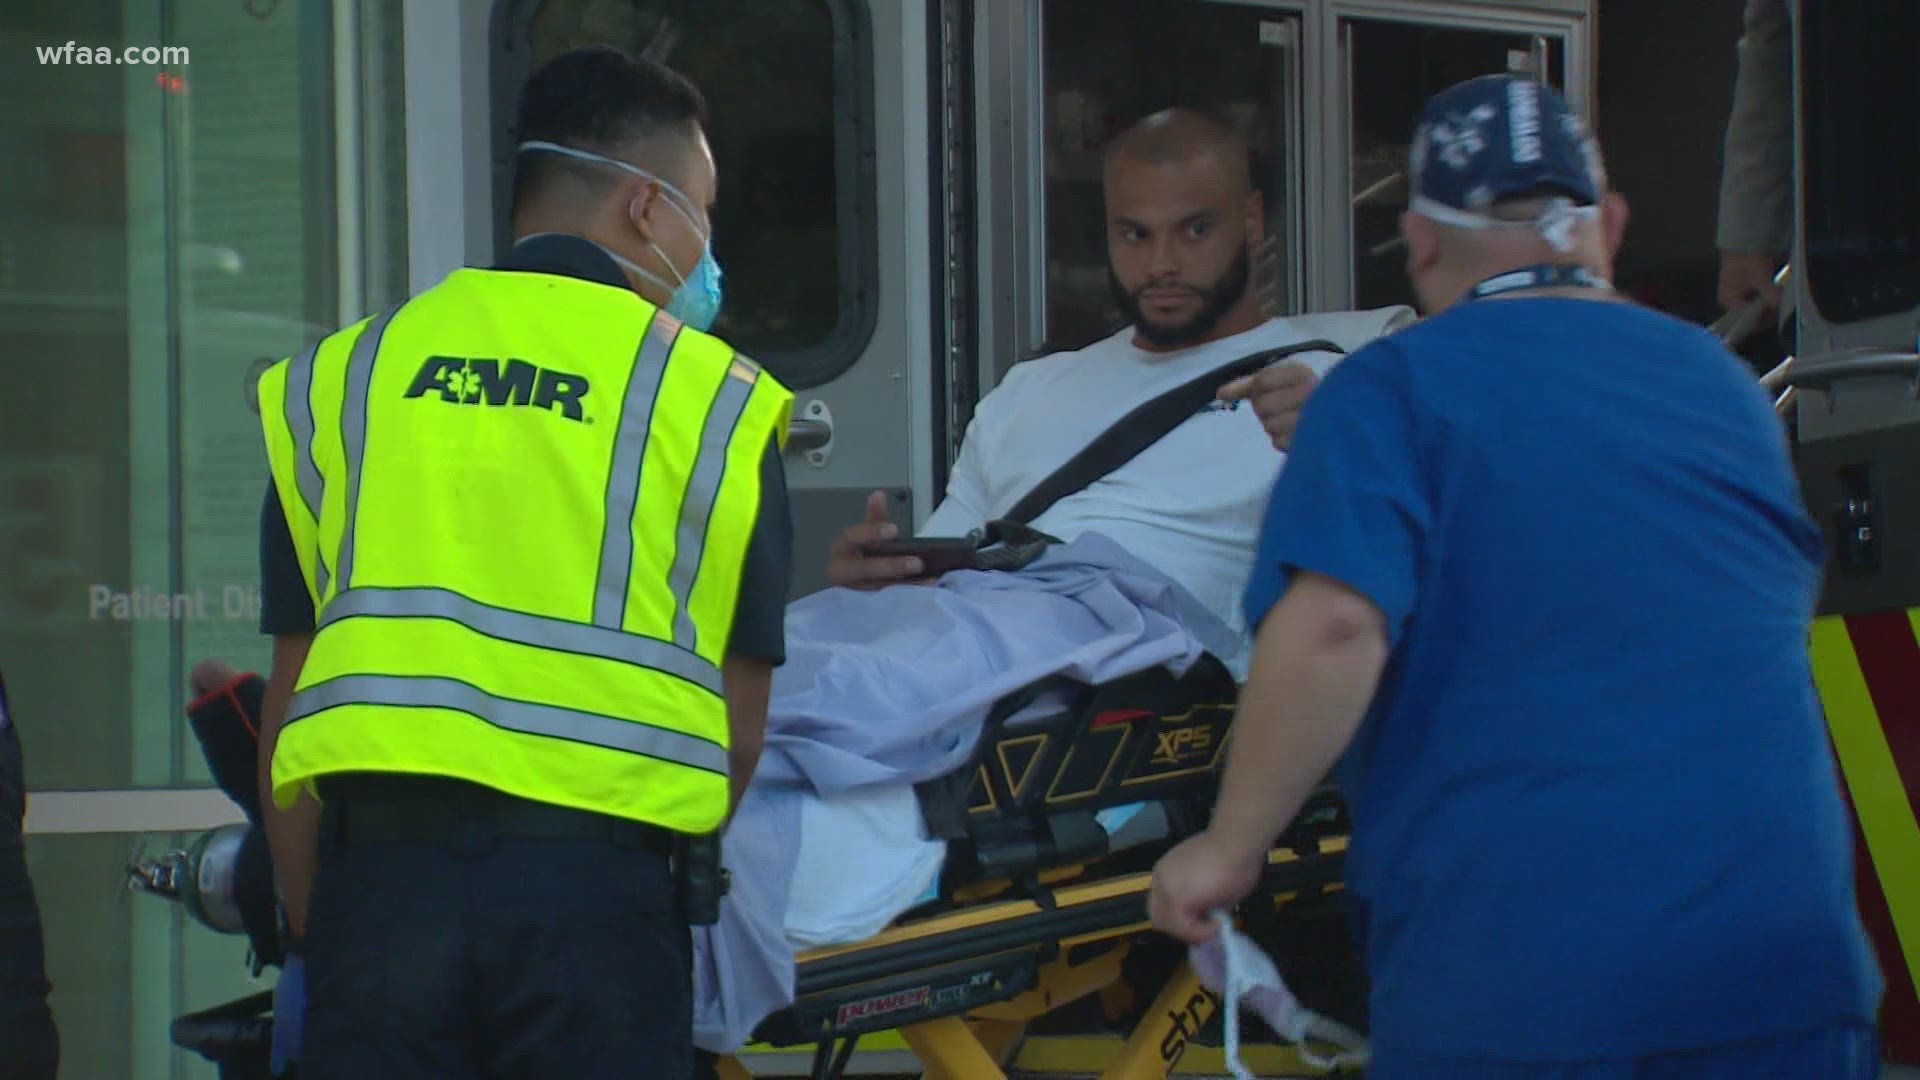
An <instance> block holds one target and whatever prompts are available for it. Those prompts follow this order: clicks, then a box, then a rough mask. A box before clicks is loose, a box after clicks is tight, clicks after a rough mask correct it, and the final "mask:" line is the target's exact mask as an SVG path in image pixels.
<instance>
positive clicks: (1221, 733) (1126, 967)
mask: <svg viewBox="0 0 1920 1080" xmlns="http://www.w3.org/2000/svg"><path fill="white" fill-rule="evenodd" d="M1074 690H1075V688H1072V687H1063V686H1062V685H1060V684H1058V683H1054V684H1046V685H1042V686H1039V687H1033V688H1030V689H1029V690H1028V691H1025V692H1023V693H1021V694H1018V695H1014V696H1013V697H1012V698H1009V699H1008V700H1006V701H1003V702H1001V703H1000V705H999V706H998V707H996V708H995V710H994V711H993V713H992V714H991V715H990V717H989V719H988V722H987V724H986V727H985V729H984V731H983V733H982V735H981V738H980V740H979V743H978V745H977V748H976V751H975V753H974V755H973V756H972V758H971V760H970V761H969V762H968V764H966V765H965V766H963V767H962V768H960V769H958V770H956V771H955V772H954V773H952V774H950V775H949V776H947V777H944V778H942V779H940V780H938V781H935V782H933V783H930V784H926V785H922V786H921V787H920V788H919V789H918V791H917V793H918V795H919V802H920V807H921V811H922V815H923V817H924V819H925V821H926V825H927V827H928V830H929V832H930V833H931V834H932V835H934V836H936V837H940V838H944V839H946V840H947V841H948V856H947V862H946V866H945V870H944V872H943V874H942V878H941V882H940V886H939V895H938V898H937V899H935V900H934V901H932V902H930V903H927V904H924V905H922V906H921V907H919V908H917V909H915V910H913V911H910V912H908V913H907V914H906V915H904V916H903V917H902V918H901V919H900V920H898V921H897V922H896V923H895V924H894V925H893V926H892V927H891V928H889V929H888V930H886V931H885V932H883V933H881V934H879V935H878V936H876V937H873V938H871V939H869V940H866V941H863V942H859V943H857V944H849V945H841V946H835V947H830V948H819V949H814V950H812V951H809V952H806V953H803V954H801V955H800V956H799V957H797V961H796V985H795V1000H794V1002H793V1004H792V1005H791V1006H789V1007H787V1008H786V1009H783V1010H781V1011H780V1012H778V1013H776V1014H774V1015H773V1016H770V1017H768V1018H767V1019H766V1020H765V1021H763V1022H762V1023H761V1024H760V1025H759V1027H758V1028H757V1029H756V1031H755V1043H754V1044H753V1045H751V1046H750V1047H748V1048H747V1049H746V1050H744V1051H743V1052H741V1053H739V1054H736V1055H734V1056H732V1057H729V1058H724V1059H722V1060H721V1062H720V1066H719V1074H720V1076H721V1077H723V1078H738V1077H745V1076H749V1075H794V1074H795V1072H794V1071H792V1070H791V1069H790V1065H789V1067H780V1066H773V1063H772V1060H770V1059H773V1058H776V1057H777V1058H780V1059H785V1060H786V1061H787V1062H789V1063H791V1062H792V1061H793V1058H794V1057H795V1056H796V1055H795V1052H794V1049H793V1048H811V1063H810V1067H805V1068H803V1069H801V1070H799V1071H798V1072H797V1074H798V1075H806V1076H812V1077H817V1078H831V1077H839V1076H843V1075H849V1073H848V1070H849V1068H850V1067H851V1066H852V1065H853V1063H854V1055H855V1053H856V1051H857V1050H859V1049H860V1048H861V1047H862V1046H863V1045H864V1046H865V1047H867V1048H869V1049H871V1048H872V1047H874V1046H875V1045H878V1046H881V1047H885V1048H888V1049H891V1050H893V1051H894V1052H893V1053H892V1054H890V1055H888V1056H889V1057H893V1058H896V1059H897V1058H898V1057H900V1056H901V1054H900V1051H905V1054H906V1055H908V1056H910V1057H911V1059H912V1060H913V1061H914V1062H915V1063H916V1064H917V1066H918V1068H919V1069H924V1070H925V1074H926V1075H927V1076H929V1077H951V1078H964V1080H974V1078H987V1080H992V1078H997V1077H1004V1076H1007V1075H1009V1072H1010V1071H1011V1072H1015V1073H1017V1074H1019V1075H1048V1074H1056V1075H1058V1074H1074V1075H1099V1076H1102V1077H1107V1078H1113V1080H1122V1078H1124V1080H1136V1078H1145V1077H1165V1076H1170V1075H1173V1074H1174V1073H1175V1072H1176V1070H1178V1069H1179V1068H1180V1066H1181V1065H1182V1064H1183V1061H1185V1059H1187V1058H1189V1056H1190V1055H1189V1051H1192V1050H1195V1049H1196V1047H1198V1046H1200V1045H1201V1044H1203V1043H1204V1042H1206V1041H1208V1039H1209V1037H1210V1034H1211V1026H1212V1025H1213V1021H1214V1020H1215V1018H1216V1016H1217V1014H1218V1011H1219V1006H1220V1002H1219V1001H1218V999H1217V997H1216V996H1215V995H1213V994H1212V993H1210V992H1209V991H1207V990H1206V989H1205V988H1204V987H1202V986H1201V985H1200V983H1199V981H1198V979H1197V977H1196V976H1195V975H1194V973H1193V972H1192V970H1191V969H1190V968H1189V967H1188V966H1187V964H1186V962H1185V955H1184V950H1183V949H1181V948H1179V947H1178V946H1176V945H1175V944H1174V943H1173V942H1171V941H1169V940H1168V939H1167V938H1165V937H1163V936H1161V935H1158V934H1156V933H1155V932H1154V931H1153V930H1152V929H1151V926H1150V924H1149V922H1148V918H1147V895H1148V889H1149V885H1150V882H1151V876H1152V875H1151V868H1152V864H1153V861H1154V860H1155V859H1156V858H1157V857H1158V856H1159V855H1160V854H1161V853H1162V852H1164V851H1165V850H1166V849H1167V848H1169V847H1171V846H1172V845H1173V844H1174V843H1177V842H1178V841H1179V840H1181V839H1184V838H1185V837H1186V836H1189V835H1192V834H1193V833H1194V832H1196V831H1198V830H1199V829H1200V828H1201V827H1203V826H1204V823H1205V818H1206V814H1207V813H1208V811H1209V809H1210V807H1211V804H1212V797H1213V794H1214V791H1215V788H1216V786H1217V783H1218V775H1219V769H1220V766H1221V763H1222V761H1223V758H1224V751H1225V747H1226V744H1227V736H1228V734H1229V729H1230V725H1231V723H1232V719H1233V714H1234V705H1235V698H1236V695H1237V687H1236V686H1235V684H1234V682H1233V680H1232V678H1231V677H1230V676H1229V675H1228V673H1227V671H1226V670H1225V668H1224V667H1223V666H1222V665H1220V664H1219V663H1218V662H1217V661H1215V660H1214V659H1213V658H1211V657H1203V658H1202V660H1201V662H1200V663H1198V664H1196V665H1195V666H1194V667H1193V668H1192V669H1190V670H1189V671H1188V672H1187V673H1186V674H1185V675H1184V676H1182V677H1179V678H1176V677H1174V676H1173V675H1171V674H1170V673H1168V672H1167V671H1166V670H1164V669H1158V668H1156V669H1152V670H1150V671H1145V672H1141V673H1139V674H1137V675H1134V676H1130V677H1128V678H1125V679H1122V680H1118V681H1116V682H1114V683H1111V684H1107V685H1104V686H1101V687H1097V688H1088V687H1080V688H1077V691H1078V692H1074ZM1063 691H1065V692H1063ZM1046 696H1051V697H1052V698H1053V699H1054V700H1059V701H1060V702H1061V705H1060V706H1059V707H1058V708H1056V709H1048V710H1045V711H1043V712H1041V713H1040V714H1039V715H1037V716H1035V715H1034V714H1033V712H1032V711H1031V710H1029V709H1027V706H1028V705H1029V704H1030V703H1031V702H1033V701H1034V700H1036V699H1037V698H1041V697H1046ZM1016 717H1018V718H1020V719H1018V720H1015V719H1014V718H1016ZM1133 804H1151V805H1153V806H1155V807H1156V808H1157V809H1158V810H1159V811H1160V814H1161V817H1162V818H1163V819H1164V821H1165V822H1166V828H1165V829H1164V831H1163V834H1162V835H1160V836H1159V837H1158V839H1156V840H1155V841H1154V842H1151V843H1147V844H1141V845H1137V846H1134V847H1130V848H1128V849H1126V850H1124V851H1119V852H1109V851H1108V850H1106V848H1107V843H1106V842H1107V833H1106V831H1105V830H1104V829H1103V828H1102V827H1101V826H1100V825H1099V824H1098V822H1097V821H1096V817H1095V815H1096V814H1097V813H1098V812H1099V811H1101V810H1103V809H1106V808H1110V807H1114V806H1121V805H1133ZM1346 833H1347V819H1346V815H1345V812H1344V809H1343V807H1342V806H1341V804H1340V800H1339V797H1338V794H1337V792H1335V791H1334V790H1333V789H1331V788H1330V787H1329V788H1323V789H1322V790H1321V791H1319V792H1317V793H1316V794H1315V796H1314V797H1313V799H1311V800H1310V801H1309V803H1308V805H1307V806H1306V807H1305V808H1304V809H1303V811H1302V812H1301V814H1300V815H1299V817H1298V818H1297V819H1296V821H1295V822H1294V823H1293V825H1292V826H1291V827H1290V829H1289V830H1288V832H1287V833H1286V834H1285V836H1284V837H1283V838H1282V839H1281V842H1280V843H1279V845H1278V846H1276V848H1275V849H1274V850H1273V851H1272V853H1271V854H1270V856H1269V858H1268V863H1267V868H1266V873H1265V875H1264V878H1263V880H1262V883H1261V886H1260V888H1259V890H1258V891H1257V892H1256V894H1255V898H1254V901H1253V902H1251V903H1249V904H1248V905H1247V908H1246V911H1245V913H1244V914H1245V918H1246V924H1247V928H1248V929H1249V930H1250V931H1251V932H1254V933H1255V935H1256V938H1257V939H1258V940H1261V942H1262V944H1263V945H1267V946H1268V947H1269V949H1270V951H1274V952H1276V955H1278V956H1279V957H1280V958H1281V967H1282V971H1283V974H1284V976H1285V977H1286V978H1287V979H1288V981H1289V983H1290V984H1292V986H1293V989H1294V990H1295V992H1296V993H1297V994H1298V995H1299V996H1300V998H1301V999H1302V1001H1303V1002H1305V1003H1306V1004H1307V1005H1308V1006H1309V1007H1310V1008H1314V1009H1315V1010H1316V1011H1320V1012H1323V1013H1327V1014H1329V1015H1331V1016H1333V1017H1334V1018H1335V1019H1338V1020H1339V1021H1340V1022H1342V1023H1344V1024H1347V1025H1348V1026H1351V1027H1354V1028H1355V1029H1357V1030H1364V1020H1363V1019H1362V1018H1361V1017H1360V1016H1358V1015H1357V1013H1358V1012H1362V1011H1364V988H1363V987H1361V986H1360V985H1359V982H1360V975H1359V966H1358V963H1357V961H1356V960H1354V959H1353V956H1352V952H1351V950H1350V948H1348V947H1347V946H1346V944H1345V943H1346V941H1347V936H1346V933H1345V927H1346V913H1345V912H1344V910H1342V897H1341V895H1340V887H1341V871H1342V867H1343V862H1344V858H1345V853H1346ZM1289 957H1296V958H1298V957H1305V958H1307V963H1308V964H1310V965H1311V967H1312V970H1307V969H1303V968H1302V967H1300V966H1298V965H1296V964H1290V963H1289V962H1288V958H1289ZM1216 1041H1217V1040H1216ZM799 1056H801V1057H802V1058H803V1059H804V1057H805V1051H804V1050H802V1051H801V1053H800V1055H799ZM1191 1056H1193V1057H1200V1056H1210V1055H1207V1053H1206V1051H1205V1050H1204V1049H1200V1050H1197V1051H1196V1052H1195V1053H1193V1054H1192V1055H1191ZM1261 1057H1262V1058H1263V1060H1261V1062H1260V1066H1259V1067H1260V1069H1261V1072H1262V1074H1263V1075H1317V1074H1320V1073H1322V1072H1324V1070H1320V1069H1316V1068H1314V1067H1311V1066H1310V1065H1308V1064H1307V1062H1306V1060H1305V1059H1304V1058H1303V1057H1302V1056H1301V1055H1299V1054H1298V1053H1297V1052H1295V1053H1281V1054H1274V1053H1272V1052H1269V1053H1267V1054H1265V1055H1261ZM1189 1063H1190V1062H1189ZM750 1064H751V1065H752V1066H753V1068H752V1069H749V1065H750ZM1209 1064H1210V1065H1212V1064H1215V1063H1212V1062H1210V1063H1209ZM770 1066H771V1067H770ZM916 1071H917V1070H916ZM1209 1071H1214V1072H1224V1071H1225V1070H1224V1068H1211V1069H1209Z"/></svg>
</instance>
